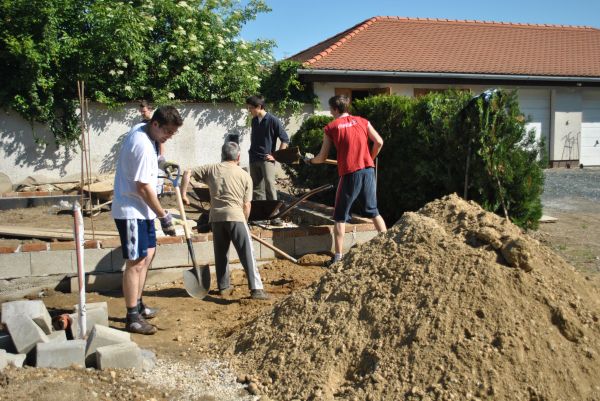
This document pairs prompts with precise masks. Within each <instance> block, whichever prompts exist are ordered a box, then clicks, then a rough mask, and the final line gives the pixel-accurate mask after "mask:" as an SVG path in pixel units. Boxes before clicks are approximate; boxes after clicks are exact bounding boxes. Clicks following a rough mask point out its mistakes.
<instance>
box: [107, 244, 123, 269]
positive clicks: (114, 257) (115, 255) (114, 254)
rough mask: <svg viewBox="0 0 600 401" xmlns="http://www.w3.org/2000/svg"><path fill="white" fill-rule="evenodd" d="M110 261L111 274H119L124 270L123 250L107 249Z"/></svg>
mask: <svg viewBox="0 0 600 401" xmlns="http://www.w3.org/2000/svg"><path fill="white" fill-rule="evenodd" d="M109 249H110V260H111V264H112V271H113V272H120V271H123V270H124V269H125V259H124V258H123V248H121V247H118V248H109Z"/></svg>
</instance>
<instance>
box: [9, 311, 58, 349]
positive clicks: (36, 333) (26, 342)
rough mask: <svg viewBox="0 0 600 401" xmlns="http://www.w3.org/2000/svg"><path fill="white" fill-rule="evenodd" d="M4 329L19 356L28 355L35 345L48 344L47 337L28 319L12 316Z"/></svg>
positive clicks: (21, 316)
mask: <svg viewBox="0 0 600 401" xmlns="http://www.w3.org/2000/svg"><path fill="white" fill-rule="evenodd" d="M6 327H7V328H8V332H9V333H10V336H11V338H12V341H13V343H14V345H15V348H16V350H17V352H18V353H19V354H26V353H28V352H29V351H31V350H32V349H33V348H34V347H35V345H36V344H37V343H47V342H48V336H46V334H45V333H44V331H43V330H42V329H41V328H40V326H38V325H37V324H35V322H34V321H33V320H31V318H30V317H27V316H23V315H17V316H13V317H11V318H10V319H8V321H7V322H6Z"/></svg>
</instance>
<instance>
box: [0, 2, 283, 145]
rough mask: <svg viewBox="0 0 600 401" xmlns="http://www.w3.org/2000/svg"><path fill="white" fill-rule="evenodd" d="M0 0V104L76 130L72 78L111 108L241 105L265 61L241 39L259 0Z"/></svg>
mask: <svg viewBox="0 0 600 401" xmlns="http://www.w3.org/2000/svg"><path fill="white" fill-rule="evenodd" d="M244 4H245V5H240V3H239V2H236V1H233V0H187V1H183V0H182V1H172V0H135V1H121V0H27V1H25V0H0V57H1V58H2V60H3V63H2V66H0V105H2V106H3V107H10V108H13V109H14V110H16V111H18V112H19V113H20V114H21V115H22V116H24V117H25V118H26V119H27V120H29V121H31V122H32V123H33V122H34V121H37V122H40V123H43V124H49V126H50V127H51V128H52V130H53V132H54V134H55V137H56V140H57V142H59V143H63V144H69V143H71V142H72V141H74V140H76V139H77V137H78V132H77V129H78V128H77V117H76V114H75V113H76V105H77V103H76V99H77V94H76V92H77V91H76V81H77V80H84V81H85V84H86V95H87V96H88V97H89V98H91V100H95V101H98V102H101V103H105V104H108V105H110V106H115V105H118V104H120V103H121V102H124V101H128V100H135V99H141V98H146V99H150V100H153V101H154V102H156V103H158V104H162V103H166V102H172V101H173V100H175V99H180V100H195V101H233V102H238V103H242V102H243V100H244V98H245V96H246V95H247V94H248V93H254V92H256V91H257V90H258V88H259V84H260V77H261V74H262V71H263V70H264V69H265V68H266V66H267V65H269V64H270V63H271V62H272V53H271V52H272V47H273V43H272V42H271V41H263V40H258V41H254V42H246V41H244V40H241V39H239V32H240V30H241V27H242V26H243V25H244V24H245V23H246V22H248V21H250V20H252V19H254V18H255V17H256V15H257V14H258V13H261V12H267V11H269V8H268V7H267V6H266V4H265V2H264V1H263V0H250V1H248V2H245V3H244Z"/></svg>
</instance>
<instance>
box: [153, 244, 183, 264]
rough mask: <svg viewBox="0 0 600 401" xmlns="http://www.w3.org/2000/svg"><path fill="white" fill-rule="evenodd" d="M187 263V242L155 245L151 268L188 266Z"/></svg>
mask: <svg viewBox="0 0 600 401" xmlns="http://www.w3.org/2000/svg"><path fill="white" fill-rule="evenodd" d="M189 263H190V262H189V259H188V249H187V244H172V245H161V246H157V247H156V254H155V256H154V260H153V261H152V266H151V268H152V269H160V268H165V267H178V266H188V265H189Z"/></svg>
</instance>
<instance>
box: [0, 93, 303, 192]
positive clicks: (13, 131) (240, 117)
mask: <svg viewBox="0 0 600 401" xmlns="http://www.w3.org/2000/svg"><path fill="white" fill-rule="evenodd" d="M137 106H138V105H137V103H128V104H126V105H125V106H124V107H123V108H122V109H118V110H109V109H107V108H106V107H105V106H103V105H101V104H97V103H92V104H90V106H89V136H90V146H89V149H90V158H91V165H92V168H91V170H92V172H93V173H111V172H113V171H114V169H115V162H116V158H117V156H118V151H119V149H120V145H121V143H122V141H123V139H124V138H125V135H126V134H127V132H128V131H129V129H130V128H131V127H132V126H133V125H134V124H136V123H138V122H139V121H140V117H139V113H138V111H137V110H138V107H137ZM178 109H179V111H180V113H181V115H182V117H183V118H184V123H183V126H182V127H181V128H180V130H179V132H178V133H177V134H176V135H175V136H174V137H173V138H172V139H171V140H169V141H168V142H167V143H166V144H165V147H166V150H165V153H166V157H167V159H169V160H173V161H176V162H178V163H180V165H181V166H182V167H191V166H196V165H200V164H205V163H214V162H218V161H219V160H220V157H221V146H222V144H223V142H224V141H225V139H226V138H227V136H228V135H230V134H233V135H239V137H240V145H241V148H242V155H241V165H242V166H247V165H248V148H249V147H250V127H249V119H248V112H247V111H246V110H245V108H241V107H239V106H237V105H234V104H228V103H220V104H211V103H209V104H207V103H185V104H182V105H180V106H178ZM312 111H313V109H312V107H308V106H307V107H306V108H305V109H304V111H303V112H302V113H301V114H299V115H296V116H284V117H281V120H282V122H283V123H284V124H285V126H286V129H287V131H288V133H289V134H290V135H292V134H294V133H295V132H296V131H297V130H298V128H299V126H300V124H301V123H302V121H304V119H305V118H306V116H308V115H309V114H310V113H312ZM53 138H54V137H53V135H52V133H50V131H49V129H48V128H47V127H45V126H42V125H39V124H34V126H33V127H32V126H31V125H30V124H29V123H28V122H27V121H25V120H24V119H23V118H21V117H20V116H19V115H18V114H17V113H15V112H14V111H8V112H4V113H3V114H1V115H0V172H2V173H4V174H6V175H8V176H9V178H10V179H11V181H12V183H13V184H17V183H19V182H21V181H22V180H23V179H25V178H26V177H28V176H35V177H36V178H38V181H39V180H40V179H41V180H48V181H55V180H68V179H79V177H80V174H81V156H80V153H79V150H78V149H77V150H74V149H66V148H64V147H57V146H55V145H54V142H53V141H54V139H53ZM40 140H42V141H46V142H48V145H47V146H43V145H39V144H38V142H39V141H40ZM280 173H281V174H282V172H280Z"/></svg>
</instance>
